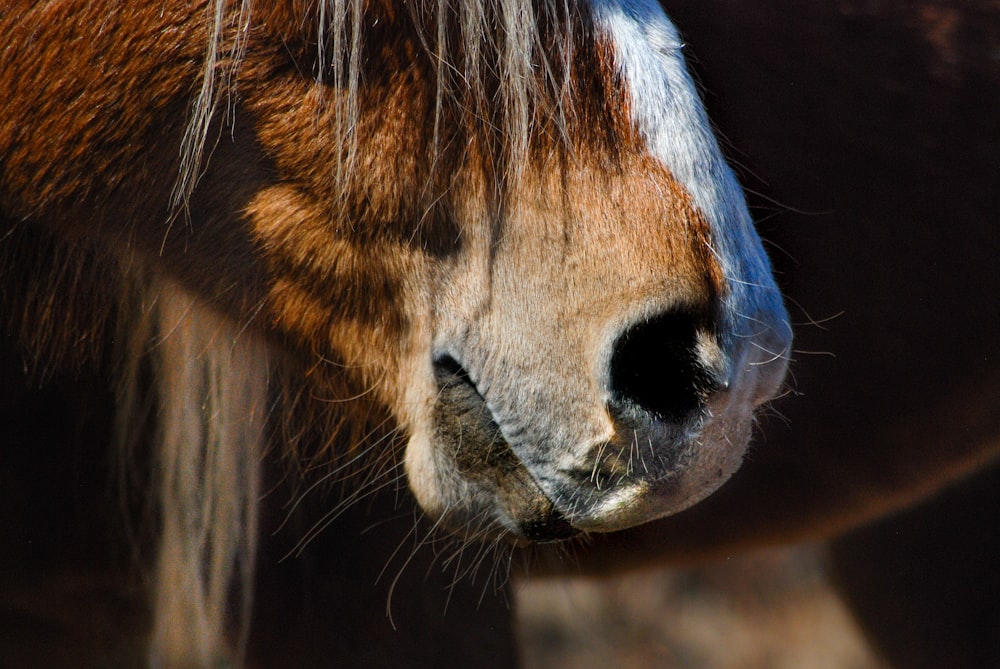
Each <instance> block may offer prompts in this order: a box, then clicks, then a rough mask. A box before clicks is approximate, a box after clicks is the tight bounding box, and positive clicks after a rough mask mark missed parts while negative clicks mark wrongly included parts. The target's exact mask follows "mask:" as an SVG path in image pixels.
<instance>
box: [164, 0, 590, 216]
mask: <svg viewBox="0 0 1000 669" xmlns="http://www.w3.org/2000/svg"><path fill="white" fill-rule="evenodd" d="M389 1H390V0H315V2H314V0H302V2H298V1H296V2H293V5H294V6H295V8H296V9H297V10H299V13H300V14H301V15H302V16H300V17H299V19H300V21H301V20H303V18H304V17H308V18H311V19H312V20H313V21H314V23H315V27H314V29H313V39H314V40H315V47H316V67H315V69H314V72H313V73H312V75H313V76H314V78H315V79H316V81H317V82H319V83H324V84H326V85H328V86H330V87H332V88H333V89H335V90H337V91H340V92H341V94H340V95H337V96H335V99H334V100H333V104H335V105H336V107H335V112H336V113H335V127H334V128H333V137H332V138H331V139H332V140H333V141H334V142H336V143H337V145H338V148H339V149H340V151H338V155H339V156H342V159H341V160H340V161H339V162H338V164H337V165H336V168H335V175H334V176H335V178H336V181H337V182H338V183H342V182H343V180H344V177H345V176H346V175H347V174H349V173H350V170H351V168H352V167H353V159H354V155H355V151H356V148H357V146H356V136H355V134H354V128H355V127H356V125H357V121H358V116H359V114H360V109H359V106H358V87H359V84H360V82H361V79H362V59H361V54H362V49H363V40H364V34H363V32H364V31H363V29H362V26H363V17H364V14H365V10H366V9H368V8H370V7H371V6H373V5H375V4H378V3H386V4H388V3H389ZM232 5H233V3H232V2H231V0H212V2H211V3H210V4H209V6H208V12H209V17H208V19H209V20H208V44H207V46H206V49H205V61H204V65H203V68H202V81H201V86H200V89H199V90H198V93H197V95H196V97H195V99H194V101H193V103H192V106H191V111H190V120H189V122H188V125H187V128H186V131H185V133H184V137H183V141H182V145H181V148H180V173H179V175H178V179H177V182H176V184H175V188H174V192H173V196H172V204H173V206H174V207H175V208H177V207H180V206H184V205H186V204H187V202H188V201H189V199H190V197H191V195H192V193H193V191H194V189H195V187H196V185H197V182H198V176H199V171H200V169H201V168H202V167H203V164H204V158H205V149H206V144H207V140H208V134H209V129H210V127H211V124H212V121H213V118H214V117H215V115H216V113H217V111H218V109H219V107H220V106H222V102H223V100H222V99H221V98H222V96H223V95H224V94H228V95H232V94H233V92H234V89H235V85H236V80H237V79H238V72H239V66H240V62H241V60H242V58H243V55H244V53H245V49H246V41H247V33H248V32H249V31H250V30H251V28H252V26H253V20H254V16H253V15H254V6H253V5H254V3H253V0H240V1H239V3H238V5H237V6H235V7H233V6H232ZM584 11H585V10H584V8H583V7H581V6H579V3H577V2H574V1H573V0H414V1H413V2H407V3H406V12H407V15H408V17H409V20H410V24H411V27H412V28H413V30H414V31H415V33H416V35H417V38H418V40H419V42H420V44H421V46H422V48H423V50H424V52H425V55H426V56H427V57H428V58H429V59H430V61H431V62H432V63H433V67H434V73H435V85H436V91H435V92H436V96H435V110H434V142H433V146H434V150H435V153H436V152H437V151H438V150H440V148H441V147H440V145H439V140H440V139H441V136H440V132H441V131H440V124H441V121H442V118H443V114H444V111H445V109H447V108H455V109H460V110H462V112H463V113H464V114H465V115H468V116H470V117H472V118H477V119H480V120H486V121H488V122H489V123H490V124H493V125H494V126H495V129H496V130H497V131H498V132H499V133H500V135H501V136H502V137H503V142H502V147H500V149H499V150H500V151H502V153H503V155H502V156H498V157H497V158H498V159H500V160H502V162H503V164H504V166H505V169H506V170H507V171H508V173H510V172H513V173H517V172H519V171H520V167H521V166H522V165H523V164H524V160H525V158H526V156H527V153H528V149H529V145H530V142H531V136H532V132H533V129H534V128H535V127H537V126H538V125H540V124H541V123H547V124H549V125H550V127H551V128H552V130H553V131H554V133H555V135H556V139H557V141H561V142H562V143H563V144H564V145H567V146H568V144H569V141H568V132H567V128H566V126H567V122H566V113H567V112H566V109H565V104H566V100H567V99H568V96H569V93H570V87H571V82H570V72H571V64H572V61H573V56H574V44H575V41H574V32H575V31H578V30H579V29H580V28H581V27H582V26H583V25H585V23H586V20H585V19H583V13H584ZM227 36H228V39H227ZM227 44H228V48H227ZM227 91H228V93H225V92H227ZM497 110H499V112H500V113H499V118H497V116H498V114H497Z"/></svg>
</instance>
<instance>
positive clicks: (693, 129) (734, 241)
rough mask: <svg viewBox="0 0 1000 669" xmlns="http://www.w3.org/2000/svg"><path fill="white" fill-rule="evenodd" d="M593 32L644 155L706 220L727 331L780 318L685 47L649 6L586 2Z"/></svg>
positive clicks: (634, 0)
mask: <svg viewBox="0 0 1000 669" xmlns="http://www.w3.org/2000/svg"><path fill="white" fill-rule="evenodd" d="M592 5H593V12H594V20H595V23H596V25H597V30H598V31H599V32H602V33H603V34H604V35H606V36H607V37H608V38H609V39H610V40H611V42H612V45H613V47H614V53H615V59H616V64H617V67H618V69H619V72H620V74H621V76H622V80H623V81H624V82H625V86H626V87H627V88H628V91H629V93H630V98H631V102H632V113H633V122H634V123H635V125H636V128H637V130H638V131H639V133H640V135H641V136H642V137H643V139H644V140H645V142H646V146H647V148H648V150H649V152H650V153H651V154H652V155H653V156H654V157H656V158H657V159H659V160H660V161H661V162H662V163H663V164H664V165H665V166H666V167H667V169H668V170H670V172H671V174H672V175H673V176H674V178H675V179H677V180H678V182H680V184H681V185H682V186H683V187H684V188H685V190H686V191H687V192H688V194H689V195H690V196H691V198H692V200H693V201H694V203H695V205H696V206H697V207H698V209H699V210H700V211H701V213H702V215H703V216H704V217H705V219H706V220H707V222H708V224H709V227H710V229H711V232H712V243H713V246H714V248H713V249H712V250H713V252H714V253H715V256H716V258H717V259H718V260H719V262H720V264H721V265H722V269H723V271H724V272H725V275H726V278H727V279H728V280H729V284H730V285H729V289H730V294H729V297H728V299H727V312H728V313H727V317H728V318H729V319H730V320H731V322H730V323H728V325H729V326H730V328H731V329H732V330H734V331H736V332H741V331H742V332H746V331H747V330H748V325H749V324H748V323H746V322H740V321H745V320H746V319H745V318H741V315H742V316H745V317H755V315H757V314H760V313H762V312H767V313H769V314H770V315H772V316H774V317H776V319H778V320H780V319H782V318H783V317H784V308H783V306H782V304H781V298H780V294H779V292H778V288H777V286H776V285H775V283H774V279H773V278H772V276H771V267H770V263H769V262H768V260H767V256H766V254H765V253H764V249H763V247H762V246H761V243H760V239H759V237H758V236H757V233H756V231H755V230H754V227H753V222H752V220H751V217H750V213H749V211H748V210H747V206H746V200H745V199H744V196H743V191H742V189H741V188H740V186H739V184H738V183H737V181H736V177H735V176H734V175H733V172H732V170H731V169H730V168H729V166H728V165H727V164H726V161H725V159H724V158H723V157H722V152H721V151H720V150H719V145H718V143H717V142H716V140H715V136H714V134H713V133H712V129H711V124H710V123H709V120H708V116H707V114H706V113H705V110H704V108H703V106H702V104H701V100H700V99H699V97H698V94H697V92H696V90H695V86H694V83H693V82H692V81H691V77H690V76H689V75H688V72H687V69H686V67H685V64H684V57H683V54H682V49H683V43H682V42H681V39H680V36H679V35H678V33H677V29H676V28H675V27H674V26H673V24H672V23H671V22H670V20H669V19H668V18H667V16H666V15H665V14H664V13H663V10H662V8H661V7H660V5H659V4H658V3H656V2H655V0H592Z"/></svg>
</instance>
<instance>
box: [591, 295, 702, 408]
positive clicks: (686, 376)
mask: <svg viewBox="0 0 1000 669" xmlns="http://www.w3.org/2000/svg"><path fill="white" fill-rule="evenodd" d="M706 322H707V319H705V318H697V317H695V316H693V315H692V314H690V313H686V312H681V311H675V312H669V313H666V314H661V315H659V316H656V317H655V318H653V319H651V320H648V321H646V322H643V323H639V324H637V325H634V326H632V328H630V329H629V330H627V331H626V332H625V333H624V334H623V335H622V336H621V337H620V338H619V339H618V342H617V343H616V344H615V350H614V354H613V355H612V358H611V389H612V393H613V396H614V399H615V400H617V401H623V402H627V403H631V404H634V405H638V406H639V407H641V408H643V409H645V410H646V411H648V412H650V413H652V414H654V415H655V416H657V417H658V418H660V419H663V420H670V421H680V420H683V419H684V418H686V417H687V416H689V415H691V414H692V413H693V412H694V411H696V410H698V409H700V408H701V407H702V406H703V405H704V403H705V400H706V399H707V397H708V395H709V394H711V393H712V392H714V391H715V390H718V388H719V386H720V383H719V381H718V379H717V377H716V375H715V374H713V372H712V370H711V369H709V368H708V367H707V366H706V361H704V360H702V359H701V358H702V354H701V353H700V349H701V347H700V346H699V342H700V340H704V339H706V338H709V337H711V335H710V334H709V330H708V328H707V327H705V326H704V324H705V323H706Z"/></svg>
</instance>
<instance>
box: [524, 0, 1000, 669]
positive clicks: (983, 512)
mask: <svg viewBox="0 0 1000 669" xmlns="http://www.w3.org/2000/svg"><path fill="white" fill-rule="evenodd" d="M663 4H664V6H665V7H666V9H667V11H668V12H669V14H670V15H671V17H672V18H674V19H675V20H676V21H677V23H678V25H680V26H682V27H683V30H684V33H685V37H686V38H687V39H688V41H689V43H690V44H691V45H692V47H691V49H692V53H693V58H691V62H692V63H693V66H694V70H695V73H696V76H697V78H698V79H699V80H700V81H701V82H702V83H703V85H704V86H705V88H706V90H708V91H710V92H711V94H710V95H708V96H707V97H706V100H707V104H708V107H709V113H710V115H711V117H712V119H713V121H714V122H715V123H716V124H717V127H718V128H719V132H720V135H721V136H724V137H726V138H727V140H728V142H729V143H730V144H731V146H732V147H733V149H732V150H733V151H735V152H736V153H734V154H733V155H735V156H736V157H737V162H738V163H739V164H740V165H741V167H740V171H741V174H742V176H743V178H744V181H745V183H747V184H748V191H749V193H750V195H749V199H750V203H751V209H752V211H754V212H755V214H756V215H757V217H758V219H759V220H761V221H762V223H760V224H759V226H760V227H761V228H762V232H763V233H764V235H765V237H766V238H767V239H768V240H769V243H771V244H773V247H772V250H773V251H774V252H773V254H772V255H773V260H774V265H775V271H776V273H777V276H778V277H779V280H780V282H781V283H782V287H783V289H784V290H785V294H786V296H787V299H788V301H789V304H790V305H792V307H791V313H792V319H793V322H795V323H796V347H795V349H796V350H795V352H793V354H792V357H793V358H794V362H793V364H792V370H793V374H794V380H793V382H792V383H791V392H790V393H789V394H788V396H786V397H783V398H781V399H779V400H777V401H776V402H775V403H773V404H772V407H773V413H771V415H765V416H764V417H763V418H762V425H761V433H762V435H763V438H762V439H761V440H759V443H758V445H757V446H756V447H755V448H754V449H753V450H752V451H751V453H750V454H749V456H748V457H747V461H746V462H745V463H744V465H743V467H742V468H741V469H740V472H739V473H738V474H737V475H736V476H734V478H733V479H732V480H731V481H730V482H729V483H728V484H727V485H726V486H725V487H724V488H723V489H721V490H720V491H719V492H718V493H717V494H716V495H713V496H712V497H711V498H709V499H707V500H705V502H703V503H702V504H699V505H698V506H695V507H692V508H691V509H690V510H688V511H685V512H683V513H681V514H678V515H676V516H674V517H672V518H670V519H664V520H661V521H656V522H654V523H652V524H650V525H647V526H644V527H643V528H636V529H633V530H628V531H626V532H623V533H618V534H614V535H607V536H594V537H593V542H592V544H591V545H590V546H589V547H588V548H586V549H583V550H580V551H577V552H576V553H575V558H576V562H575V564H576V565H577V566H578V567H579V569H580V570H581V571H583V572H585V573H596V574H601V573H607V572H608V571H610V570H619V569H627V568H630V567H640V566H644V567H645V566H650V565H670V564H675V565H683V564H690V563H692V562H697V561H703V560H710V559H718V558H721V557H724V556H728V555H732V554H733V553H735V552H738V551H741V550H750V549H754V548H758V547H764V546H772V545H775V544H783V543H792V542H800V541H811V542H816V541H822V542H828V543H829V544H830V554H829V560H830V572H831V575H832V577H833V580H834V583H835V585H837V586H838V587H839V588H840V589H841V591H842V593H843V596H844V600H845V601H846V602H847V603H848V604H850V605H851V606H852V608H853V611H854V615H855V616H856V618H857V619H858V621H859V622H860V623H861V627H862V629H863V630H865V631H866V633H867V634H868V637H869V640H870V641H871V642H872V643H873V645H874V647H875V648H876V649H877V650H878V651H880V652H881V654H882V655H883V656H884V658H885V659H886V660H887V661H888V662H890V663H891V665H892V666H897V667H906V668H923V667H927V668H930V667H935V668H940V667H983V668H985V667H995V666H998V663H1000V656H998V645H997V643H996V640H997V638H998V630H1000V583H998V580H997V574H998V573H1000V569H998V568H997V562H996V555H997V550H998V547H1000V534H998V529H997V528H1000V519H998V517H997V509H1000V504H998V500H997V494H998V491H1000V486H998V485H997V475H998V474H997V472H998V469H997V458H998V456H1000V440H998V439H997V435H998V434H1000V405H998V404H997V402H996V397H997V389H998V387H1000V371H998V366H997V364H996V337H995V332H996V331H997V329H998V328H1000V309H998V308H997V306H996V300H995V298H994V296H995V294H996V292H997V290H998V288H1000V286H998V275H997V272H996V258H997V255H998V253H1000V229H998V228H997V226H996V225H995V222H996V220H997V213H998V212H1000V191H998V189H997V184H998V183H1000V179H998V177H1000V175H998V171H997V163H996V156H997V155H998V153H1000V125H998V124H997V122H996V110H997V109H1000V68H997V66H996V49H997V45H998V44H1000V12H998V11H997V9H996V6H995V4H992V3H988V2H976V1H972V2H963V3H943V2H919V3H905V2H886V3H874V4H873V3H865V2H851V1H848V2H839V3H834V4H822V5H820V4H812V5H808V6H806V5H801V4H797V3H794V2H787V1H785V0H764V1H763V2H757V3H754V11H753V12H749V11H747V12H740V11H733V9H732V7H731V6H730V5H731V3H725V2H716V1H713V0H708V1H699V2H688V1H686V0H665V1H664V3H663ZM553 558H554V559H553V565H554V566H553V568H554V569H555V570H556V571H558V572H559V573H563V572H565V571H566V569H567V568H568V565H566V564H565V561H564V560H562V559H561V558H560V557H559V556H553ZM543 566H544V565H543ZM536 571H537V569H536Z"/></svg>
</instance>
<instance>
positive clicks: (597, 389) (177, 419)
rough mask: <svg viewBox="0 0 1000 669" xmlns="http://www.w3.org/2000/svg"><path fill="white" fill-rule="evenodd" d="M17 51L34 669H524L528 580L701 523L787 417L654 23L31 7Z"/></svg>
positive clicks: (332, 7) (671, 61)
mask: <svg viewBox="0 0 1000 669" xmlns="http://www.w3.org/2000/svg"><path fill="white" fill-rule="evenodd" d="M0 35H2V36H3V40H2V41H3V44H4V46H3V49H2V50H0V54H2V55H0V90H3V91H4V92H3V101H4V114H3V116H2V118H0V224H2V241H0V274H2V276H3V280H2V288H0V290H2V291H3V294H2V295H3V296H2V304H3V318H4V331H5V335H6V338H5V346H4V349H5V350H4V355H3V369H4V376H5V378H6V379H10V380H11V383H10V384H8V387H10V388H11V390H10V391H6V392H8V394H9V397H6V398H5V399H6V400H7V401H6V402H5V407H6V409H5V411H6V413H7V419H8V423H9V424H10V425H12V426H16V429H14V430H12V433H11V436H10V438H9V439H8V443H7V444H5V447H4V451H5V455H4V457H5V461H6V462H7V463H8V464H7V465H5V466H4V470H5V471H4V480H5V482H6V483H8V485H6V486H5V487H4V489H5V493H4V494H5V499H4V500H3V504H4V508H5V509H8V511H9V510H11V509H14V510H15V513H13V514H10V519H9V520H6V521H5V524H6V527H5V532H4V535H5V536H10V537H12V538H13V539H12V540H11V542H10V545H9V546H7V547H5V549H4V554H5V556H4V562H5V566H9V567H10V569H8V570H7V573H8V576H7V577H5V583H4V587H3V592H4V595H3V598H4V601H5V605H4V609H5V611H6V613H5V617H6V618H7V622H5V623H4V627H5V628H6V630H7V631H6V632H5V633H4V640H3V643H4V644H5V648H4V653H3V655H4V657H5V658H10V660H11V661H12V662H16V663H21V664H25V665H38V664H50V665H57V664H63V665H65V664H67V663H70V664H73V665H74V666H84V665H87V664H88V663H89V664H90V665H96V666H108V665H109V664H110V665H113V666H131V665H143V664H149V665H152V666H165V667H173V666H183V667H189V666H220V665H224V666H242V665H246V666H269V665H282V666H286V665H287V664H289V663H292V664H295V663H301V664H309V665H315V664H317V663H319V661H320V659H318V658H322V660H323V661H329V662H331V663H335V664H337V665H339V666H351V665H356V666H379V665H381V666H399V665H401V664H404V665H406V664H408V665H414V666H422V665H427V664H441V663H445V662H446V663H449V664H460V665H475V666H506V665H509V664H511V663H512V662H513V661H514V652H513V650H512V648H513V644H512V642H511V638H510V637H511V634H510V630H509V623H508V622H507V620H506V618H507V617H509V616H508V615H507V614H506V612H505V611H504V610H503V608H504V604H503V596H504V593H505V587H506V586H505V582H506V579H507V577H508V575H507V573H506V572H505V571H504V569H503V565H504V563H505V562H510V561H512V560H513V557H514V552H513V551H514V548H513V547H516V546H519V545H534V544H539V543H544V542H558V541H566V540H569V539H572V538H574V537H580V536H591V535H594V534H595V533H602V532H610V531H614V530H624V529H626V528H629V527H632V526H635V525H637V524H641V523H645V522H648V521H651V520H654V519H657V518H661V517H663V516H666V515H669V514H672V513H676V512H678V511H681V510H682V509H684V508H687V507H689V506H691V505H692V504H695V503H696V502H698V501H699V500H701V499H702V498H704V497H706V496H708V495H709V494H710V493H712V492H713V491H715V490H716V489H717V488H719V486H721V485H722V484H723V483H724V482H725V481H726V480H727V479H728V478H729V477H730V476H731V475H732V474H733V472H734V471H735V470H736V469H737V468H738V467H739V465H740V463H741V460H742V457H743V454H744V452H745V450H746V446H747V443H748V440H749V438H750V434H751V432H752V429H753V425H754V415H755V414H754V412H755V410H756V409H757V408H758V407H759V406H761V405H763V404H765V403H766V402H767V401H768V400H770V399H771V398H772V397H773V396H774V395H775V394H776V393H778V392H779V390H780V388H781V384H782V379H783V377H784V373H785V368H786V359H787V357H788V356H787V352H788V350H789V346H790V340H791V334H790V327H789V325H788V318H787V314H786V311H785V308H784V305H783V301H782V298H781V296H780V293H779V290H778V288H777V286H776V284H775V281H774V278H773V276H772V270H771V265H770V262H769V260H768V257H767V255H766V253H765V251H764V249H763V246H762V243H761V241H760V239H759V237H758V235H757V233H756V232H755V230H754V226H753V222H752V220H751V217H750V215H749V211H748V209H747V206H746V200H745V196H744V194H743V191H742V190H741V188H740V186H739V185H738V182H737V180H736V178H735V176H734V174H733V172H732V170H731V169H730V167H729V166H728V164H727V163H726V161H725V159H724V158H723V155H722V152H721V150H720V148H719V145H718V143H717V141H716V139H715V137H714V135H713V133H712V130H711V125H710V122H709V121H708V117H707V115H706V113H705V111H704V108H703V105H702V103H701V102H700V99H699V96H698V93H697V89H696V86H695V85H694V84H693V82H692V80H691V78H690V76H689V74H688V72H687V69H686V66H685V62H684V57H683V48H684V45H683V43H682V41H681V40H680V38H679V36H678V33H677V31H676V29H675V28H674V26H673V24H672V23H671V22H670V21H669V20H668V19H667V17H666V15H665V14H664V13H663V10H662V9H661V8H660V7H659V5H657V4H655V3H653V2H651V1H650V0H587V1H577V0H574V1H566V2H562V3H559V2H533V1H530V0H503V1H501V2H494V1H493V0H462V1H461V2H457V3H444V2H423V1H416V2H398V1H397V0H350V1H348V2H336V1H335V2H326V1H325V0H320V1H319V2H313V1H312V0H274V1H273V2H257V3H251V2H249V1H247V2H239V3H237V2H229V1H227V0H211V1H207V0H176V1H172V2H164V3H153V4H149V3H118V2H112V1H110V0H53V1H52V2H45V3H34V2H26V1H25V0H5V1H4V2H3V3H2V4H0ZM66 416H70V417H71V418H72V420H67V419H66ZM111 444H116V445H117V446H116V447H115V448H108V447H109V445H111ZM403 481H405V482H406V484H405V485H404V484H403ZM7 515H8V514H7V513H5V516H7ZM444 533H452V534H454V535H457V536H458V537H459V539H458V540H457V541H458V543H457V544H449V543H448V542H447V540H446V539H443V538H442V536H444ZM456 546H457V547H456ZM394 560H395V561H396V562H395V564H393V561H394ZM484 560H486V561H491V560H492V564H493V566H492V567H490V568H491V569H496V570H498V571H495V572H493V573H491V574H489V575H488V576H486V577H485V578H486V583H485V584H482V583H480V584H479V585H478V586H476V587H478V588H479V589H481V591H479V592H476V590H475V588H474V589H472V591H471V592H470V590H469V589H465V588H463V587H462V586H461V585H460V584H459V583H458V581H461V580H462V579H463V578H464V577H465V576H466V575H472V576H475V574H476V572H477V570H478V569H479V568H480V565H481V564H482V563H483V562H484ZM400 563H401V564H400ZM484 570H485V568H484ZM491 587H492V588H493V589H494V590H496V591H498V592H497V593H496V594H497V595H498V596H493V593H490V592H489V590H490V588H491ZM387 602H388V604H387ZM386 607H387V608H388V609H389V610H388V612H385V611H383V608H386ZM477 607H478V608H479V609H481V610H480V611H478V612H477ZM446 614H447V615H450V617H449V618H445V617H444V616H445V615H446ZM376 618H377V619H378V620H376ZM387 621H388V622H387ZM393 627H394V628H396V629H398V630H399V631H398V632H394V631H393V629H391V628H393Z"/></svg>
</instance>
